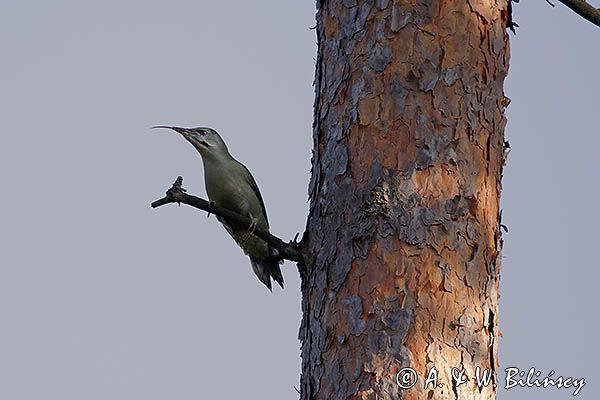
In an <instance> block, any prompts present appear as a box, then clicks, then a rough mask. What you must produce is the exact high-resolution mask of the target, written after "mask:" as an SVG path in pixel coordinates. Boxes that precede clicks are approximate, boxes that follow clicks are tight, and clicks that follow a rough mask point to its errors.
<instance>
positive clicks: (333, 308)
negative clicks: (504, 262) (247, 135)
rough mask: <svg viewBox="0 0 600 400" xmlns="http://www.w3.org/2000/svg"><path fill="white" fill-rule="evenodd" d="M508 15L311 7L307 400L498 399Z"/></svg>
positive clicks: (390, 5) (390, 6) (432, 6)
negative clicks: (412, 375)
mask: <svg viewBox="0 0 600 400" xmlns="http://www.w3.org/2000/svg"><path fill="white" fill-rule="evenodd" d="M507 8H508V4H507V2H506V1H505V0H461V1H449V0H437V1H436V0H431V1H421V0H395V1H391V0H389V1H386V0H379V1H356V0H324V1H318V2H317V27H316V30H317V38H318V56H317V66H316V76H315V90H316V97H315V115H314V126H313V139H314V149H313V159H312V178H311V183H310V187H309V195H310V213H309V217H308V222H307V237H306V241H305V242H304V249H303V250H304V253H305V254H307V255H308V256H307V257H306V271H307V272H306V276H305V277H304V281H303V287H302V292H303V304H302V307H303V321H302V325H301V328H300V339H301V341H302V360H303V361H302V377H301V399H304V400H309V399H310V400H313V399H323V400H333V399H361V400H364V399H378V400H381V399H390V400H391V399H393V400H398V399H446V400H447V399H475V398H477V399H493V398H495V394H496V389H495V388H494V386H493V385H492V384H490V385H489V386H487V387H483V388H482V389H481V390H480V389H479V388H478V387H477V385H476V382H475V379H474V376H473V375H474V370H475V367H480V368H482V369H484V370H485V369H489V370H490V371H491V372H492V373H493V374H494V382H495V379H496V377H495V376H496V373H495V372H496V368H497V365H498V363H497V357H496V354H497V341H496V340H495V338H496V337H497V336H498V278H499V269H500V253H501V247H502V238H501V230H500V229H501V224H500V208H499V197H500V191H501V175H502V167H503V164H504V154H505V148H504V144H505V142H504V127H505V124H506V119H505V117H504V108H505V107H506V105H507V104H508V99H507V98H506V97H505V96H504V93H503V82H504V78H505V76H506V74H507V71H508V59H509V48H508V37H507V34H506V29H505V28H506V25H507V22H508V19H509V15H508V13H509V12H508V10H507ZM403 367H412V368H414V369H415V370H416V372H417V374H418V376H419V382H418V383H417V385H416V386H415V387H413V388H412V389H406V390H402V389H400V387H399V386H398V384H397V382H396V373H397V372H398V371H399V369H400V368H403ZM432 367H435V368H437V370H438V372H439V381H438V382H439V383H440V384H441V385H442V386H441V387H439V386H438V387H436V388H432V387H431V385H430V386H429V387H428V388H427V389H424V388H423V385H424V380H425V377H426V376H427V374H428V372H429V371H430V369H431V368H432ZM452 367H458V368H460V367H464V368H465V373H466V375H467V376H469V378H470V380H469V381H467V382H466V383H464V384H462V385H457V383H456V382H453V379H452V377H451V374H450V372H451V371H450V368H452ZM494 382H492V383H494Z"/></svg>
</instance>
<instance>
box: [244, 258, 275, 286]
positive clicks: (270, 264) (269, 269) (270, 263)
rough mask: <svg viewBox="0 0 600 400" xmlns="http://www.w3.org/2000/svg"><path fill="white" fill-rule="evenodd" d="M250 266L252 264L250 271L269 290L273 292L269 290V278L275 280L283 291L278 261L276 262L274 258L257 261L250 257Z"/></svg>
mask: <svg viewBox="0 0 600 400" xmlns="http://www.w3.org/2000/svg"><path fill="white" fill-rule="evenodd" d="M250 264H252V270H253V271H254V273H255V274H256V276H257V277H258V279H259V280H260V281H261V282H262V283H264V284H265V286H266V287H267V288H269V290H271V291H272V290H273V289H272V288H271V278H273V280H275V282H277V283H278V284H279V286H281V288H282V289H283V275H282V274H281V268H280V267H279V264H281V262H280V261H277V259H276V258H274V257H269V258H264V259H258V258H254V257H250Z"/></svg>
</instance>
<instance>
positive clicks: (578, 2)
mask: <svg viewBox="0 0 600 400" xmlns="http://www.w3.org/2000/svg"><path fill="white" fill-rule="evenodd" d="M558 1H560V2H561V3H563V4H564V5H565V6H567V7H569V8H570V9H571V10H573V11H575V13H576V14H579V15H580V16H581V17H583V18H585V19H587V20H588V21H590V22H591V23H592V24H594V25H596V26H599V27H600V10H599V9H597V8H596V7H594V6H593V5H591V4H589V3H588V2H587V1H585V0H558Z"/></svg>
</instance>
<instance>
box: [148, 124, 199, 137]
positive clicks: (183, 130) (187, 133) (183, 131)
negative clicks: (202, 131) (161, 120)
mask: <svg viewBox="0 0 600 400" xmlns="http://www.w3.org/2000/svg"><path fill="white" fill-rule="evenodd" d="M156 128H164V129H172V130H174V131H175V132H177V133H180V134H182V135H183V136H185V137H189V136H190V135H191V134H192V132H191V131H190V130H189V129H187V128H181V127H179V126H167V125H157V126H153V127H152V129H156Z"/></svg>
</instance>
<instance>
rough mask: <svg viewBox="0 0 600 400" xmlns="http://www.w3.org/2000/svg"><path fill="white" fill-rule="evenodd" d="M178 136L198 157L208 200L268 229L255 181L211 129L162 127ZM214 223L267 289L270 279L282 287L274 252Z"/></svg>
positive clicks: (252, 238) (245, 234)
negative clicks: (236, 248)
mask: <svg viewBox="0 0 600 400" xmlns="http://www.w3.org/2000/svg"><path fill="white" fill-rule="evenodd" d="M166 128H170V129H173V130H175V131H176V132H179V133H181V134H182V135H183V136H184V137H185V138H186V139H187V140H188V141H189V142H190V143H191V144H192V145H193V146H194V148H196V150H198V152H199V153H200V155H201V156H202V161H203V163H204V183H205V186H206V192H207V194H208V198H209V200H210V201H212V202H214V203H215V204H218V205H219V206H221V207H224V208H227V209H229V210H231V211H234V212H236V213H238V214H241V215H243V216H246V217H248V218H250V219H252V220H253V221H254V223H255V224H256V227H257V228H260V229H262V230H266V231H268V230H269V221H268V219H267V211H266V209H265V204H264V202H263V199H262V196H261V194H260V191H259V189H258V185H257V184H256V181H255V180H254V178H253V177H252V174H251V173H250V171H248V169H247V168H246V167H245V166H244V165H243V164H242V163H240V162H239V161H237V160H236V159H234V158H233V157H232V156H231V154H230V153H229V150H228V149H227V146H226V145H225V142H224V141H223V139H222V138H221V136H219V134H218V133H217V132H216V131H214V130H213V129H211V128H192V129H187V128H179V127H166ZM218 220H219V221H220V222H221V223H222V224H223V226H224V227H225V229H226V230H227V232H229V234H230V235H231V237H232V238H233V239H234V240H235V242H236V243H237V244H238V245H239V246H240V247H241V248H242V250H243V251H244V253H246V255H248V256H249V257H250V263H251V264H252V269H253V271H254V273H255V274H256V276H257V277H258V279H259V280H260V281H261V282H262V283H264V284H265V285H266V286H267V287H268V288H269V290H271V278H273V279H274V280H275V281H276V282H277V283H278V284H279V285H280V286H281V287H282V288H283V276H282V274H281V269H280V267H279V262H278V261H277V260H276V257H275V256H276V251H275V250H274V249H273V248H271V247H270V246H269V245H268V244H267V243H266V242H265V241H263V240H262V239H260V238H258V237H257V236H255V235H253V234H252V233H251V231H249V230H248V229H246V228H241V227H238V226H234V225H231V224H228V223H226V221H224V220H223V219H222V218H218Z"/></svg>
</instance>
